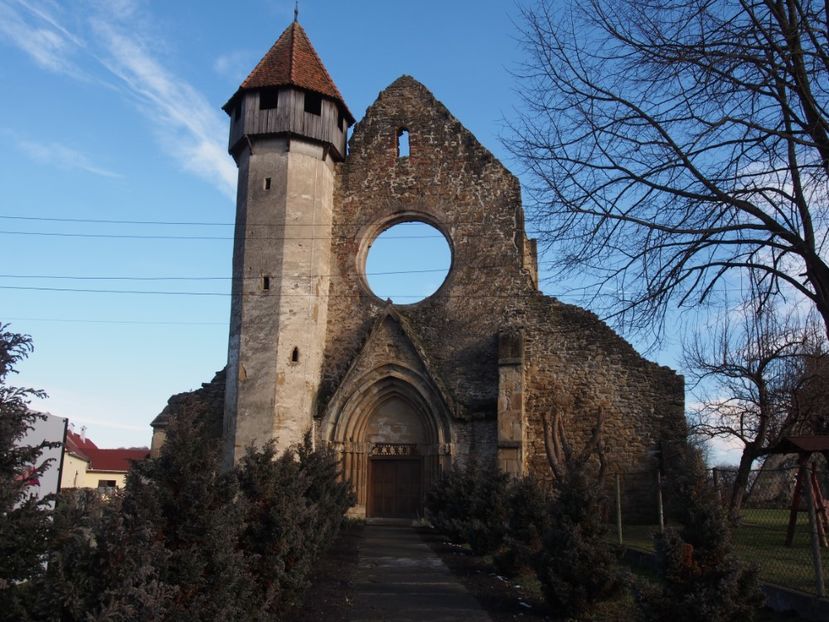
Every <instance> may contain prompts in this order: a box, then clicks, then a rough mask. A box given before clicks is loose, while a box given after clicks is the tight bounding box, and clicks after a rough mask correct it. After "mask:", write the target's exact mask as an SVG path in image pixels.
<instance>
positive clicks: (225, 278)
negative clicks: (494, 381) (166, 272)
mask: <svg viewBox="0 0 829 622" xmlns="http://www.w3.org/2000/svg"><path fill="white" fill-rule="evenodd" d="M492 267H493V268H496V267H497V268H504V267H507V266H492ZM483 268H484V266H481V267H480V269H483ZM486 268H487V269H488V268H489V267H486ZM438 272H445V273H448V272H449V266H447V267H445V268H428V269H423V270H389V271H387V272H365V273H364V274H365V275H366V276H389V275H395V274H427V273H438ZM342 276H344V275H339V274H311V275H301V276H293V277H288V278H324V277H327V278H334V277H342ZM0 278H2V279H55V280H72V281H231V280H233V277H232V276H76V275H58V274H0ZM242 278H243V279H245V280H259V279H260V278H261V277H259V276H245V277H242Z"/></svg>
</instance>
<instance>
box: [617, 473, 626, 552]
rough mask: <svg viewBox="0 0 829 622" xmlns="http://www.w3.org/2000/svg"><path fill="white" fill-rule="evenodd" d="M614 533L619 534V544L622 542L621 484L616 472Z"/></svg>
mask: <svg viewBox="0 0 829 622" xmlns="http://www.w3.org/2000/svg"><path fill="white" fill-rule="evenodd" d="M616 533H617V534H618V535H619V544H624V539H623V538H622V485H621V481H620V477H619V474H618V473H616Z"/></svg>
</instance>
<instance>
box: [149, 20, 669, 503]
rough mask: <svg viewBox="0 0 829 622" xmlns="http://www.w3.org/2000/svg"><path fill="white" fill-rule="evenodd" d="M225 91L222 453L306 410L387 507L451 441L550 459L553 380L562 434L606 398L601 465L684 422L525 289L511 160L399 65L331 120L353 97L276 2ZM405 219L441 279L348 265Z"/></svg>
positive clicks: (418, 496) (499, 459)
mask: <svg viewBox="0 0 829 622" xmlns="http://www.w3.org/2000/svg"><path fill="white" fill-rule="evenodd" d="M224 110H225V111H226V112H227V114H228V115H229V117H230V144H229V151H230V153H231V155H232V156H233V158H234V159H235V161H236V163H237V165H238V167H239V182H238V183H239V185H238V195H237V211H236V242H235V248H234V253H233V297H232V301H233V302H232V312H231V322H230V338H229V351H228V363H227V374H226V384H225V390H224V423H223V442H224V455H225V461H226V464H228V465H231V464H233V463H234V461H236V460H238V459H239V458H240V456H241V455H243V453H244V451H245V449H246V447H248V446H250V445H254V446H259V445H262V444H263V443H265V442H267V441H269V440H271V439H275V440H276V442H277V444H278V446H279V447H280V448H284V447H287V446H289V445H291V444H293V443H297V442H299V441H301V440H302V438H303V436H304V435H305V434H306V433H307V432H309V431H310V432H311V434H312V435H313V438H314V441H315V443H316V444H317V446H329V447H331V448H333V450H334V451H335V452H336V453H337V455H338V456H339V459H340V461H341V464H342V473H343V476H344V477H345V478H347V479H348V480H349V481H350V482H351V483H352V485H353V486H354V489H355V492H356V495H357V499H358V506H357V508H356V510H357V513H358V514H363V515H367V516H397V517H400V516H412V515H415V514H417V513H418V512H420V508H421V504H422V500H423V497H424V495H425V492H426V491H427V490H428V488H429V486H430V483H431V482H432V481H434V480H435V478H436V477H437V476H438V475H439V473H440V472H441V470H443V469H446V468H448V467H449V466H450V465H452V464H454V463H456V462H458V461H464V460H465V459H466V458H467V457H468V456H475V457H476V458H477V459H478V460H479V461H484V462H485V461H492V462H495V463H496V464H497V465H498V466H499V467H500V468H501V469H502V470H504V471H506V472H509V473H511V474H515V475H522V474H529V473H533V474H536V475H538V476H541V477H548V476H549V467H548V465H547V462H546V457H545V449H544V434H543V419H544V417H545V416H547V415H548V414H549V413H550V412H551V411H552V410H553V409H554V408H555V407H556V404H557V403H558V402H557V401H556V400H557V396H556V391H558V392H561V391H569V392H571V394H572V397H573V399H574V400H575V404H576V407H575V408H574V410H573V412H572V413H570V414H569V415H568V416H567V417H566V421H565V426H566V429H567V433H568V435H569V437H570V438H571V440H572V441H573V442H574V444H576V445H578V444H579V443H580V442H581V443H583V442H586V439H587V438H588V437H589V436H590V433H591V428H592V427H593V426H594V425H595V422H596V416H597V415H596V411H595V407H594V405H595V404H596V403H598V402H599V401H601V403H602V404H604V406H603V408H604V410H605V412H604V423H603V438H604V444H605V453H606V460H607V463H608V467H609V468H610V469H620V470H629V469H639V468H652V467H653V466H654V465H655V459H654V457H653V450H654V449H655V448H656V447H657V446H658V445H659V443H660V441H662V440H665V439H678V438H683V437H684V432H685V422H684V414H683V408H684V386H683V379H682V377H681V376H679V375H677V374H676V373H675V372H674V371H672V370H671V369H668V368H665V367H660V366H658V365H656V364H654V363H651V362H649V361H647V360H645V359H644V358H642V357H641V356H640V355H639V354H638V353H637V352H636V351H635V350H634V349H633V348H632V347H631V346H630V345H629V344H628V343H627V342H626V341H624V340H623V339H622V338H621V337H619V336H618V335H617V334H616V333H615V332H614V331H613V330H611V329H610V328H609V327H608V326H607V325H605V324H604V323H603V322H602V321H600V320H599V319H598V318H597V317H596V316H595V315H594V314H593V313H591V312H589V311H586V310H584V309H581V308H578V307H576V306H573V305H569V304H565V303H562V302H560V301H558V300H556V299H554V298H551V297H549V296H545V295H544V294H543V293H541V291H540V290H539V288H538V267H537V257H536V244H535V240H532V239H529V238H528V237H527V234H526V232H525V229H524V212H523V209H522V205H521V192H520V185H519V181H518V179H517V178H516V177H515V176H514V175H512V174H511V173H510V172H509V171H508V170H507V169H506V168H505V167H504V166H503V165H502V164H501V163H500V162H498V160H496V159H495V158H494V157H493V155H492V154H491V153H490V152H489V151H487V150H486V149H485V148H484V147H483V146H482V145H481V144H480V143H479V142H478V141H477V140H476V138H475V137H474V136H473V135H472V134H471V133H470V132H469V131H468V130H466V129H465V128H464V127H463V126H462V125H461V124H460V122H459V121H458V120H457V119H455V118H454V117H453V116H452V114H451V113H450V112H449V111H448V110H447V109H446V108H445V107H444V106H443V104H441V103H440V102H439V101H438V100H437V99H435V97H434V96H433V95H432V93H430V92H429V91H428V90H427V88H426V87H425V86H423V85H422V84H420V83H419V82H418V81H417V80H415V79H414V78H412V77H410V76H402V77H400V78H398V79H397V80H395V81H394V82H393V83H392V84H391V85H389V86H388V87H387V88H386V89H385V90H384V91H382V92H381V93H380V95H379V96H378V98H377V99H376V101H375V102H374V103H373V104H372V105H371V106H370V107H369V108H368V110H367V111H366V113H365V116H364V117H363V118H362V119H361V120H360V121H359V122H358V123H357V124H356V125H354V127H353V133H352V134H351V138H350V139H348V140H347V137H348V130H349V127H351V126H352V124H353V123H354V120H355V119H354V117H353V115H352V114H351V112H350V111H349V109H348V107H347V105H346V103H345V101H344V99H343V97H342V96H341V94H340V92H339V90H338V89H337V87H336V86H335V84H334V82H333V80H332V79H331V77H330V76H329V74H328V72H327V71H326V69H325V67H324V66H323V63H322V61H321V60H320V59H319V57H318V56H317V54H316V52H315V50H314V48H313V47H312V45H311V43H310V41H309V39H308V37H307V35H306V34H305V32H304V30H303V29H302V27H301V26H300V25H299V23H298V22H296V21H295V22H294V23H292V24H291V25H290V26H289V27H288V28H287V29H286V30H285V31H284V32H283V33H282V35H281V36H280V37H279V39H278V40H277V41H276V43H275V44H274V46H273V47H272V48H271V49H270V50H269V51H268V52H267V54H266V55H265V56H264V58H262V60H261V61H260V62H259V64H258V65H257V66H256V67H255V68H254V69H253V71H252V72H251V74H250V75H249V76H248V77H247V79H246V80H245V81H244V82H243V83H242V84H241V86H240V87H239V89H238V90H237V91H236V93H235V94H234V95H233V96H232V97H231V98H230V100H229V101H228V102H227V104H225V106H224ZM404 133H405V134H407V135H408V140H409V143H408V147H409V150H408V154H406V153H405V152H404V153H401V152H400V149H399V140H400V137H401V135H402V134H404ZM403 222H423V223H426V224H428V225H431V226H433V227H435V228H436V229H437V230H438V231H440V232H441V233H442V234H443V236H444V237H445V238H446V241H447V243H448V244H449V247H450V249H451V268H450V270H449V273H448V275H447V277H446V279H445V281H444V282H443V284H442V285H441V286H440V288H439V289H438V290H437V291H436V292H435V293H434V294H432V295H431V296H429V297H428V298H426V299H424V300H422V301H420V302H418V303H416V304H411V305H395V304H391V303H390V302H388V301H385V300H381V299H380V298H378V297H377V296H375V294H374V293H373V292H372V291H371V289H370V287H369V285H368V282H367V279H366V275H365V265H366V256H367V253H368V250H369V249H370V247H371V245H372V242H373V241H374V240H375V239H376V237H377V236H378V235H379V234H380V233H382V232H383V231H385V230H386V229H388V228H389V227H391V226H393V225H395V224H398V223H403ZM206 386H208V385H206ZM209 386H210V387H211V391H212V393H211V395H214V394H215V386H216V383H215V382H214V383H211V385H209ZM213 399H215V397H214V398H213ZM165 412H166V411H165ZM156 424H157V425H156ZM164 425H165V421H164V420H163V419H158V420H157V421H156V422H154V428H155V429H156V431H157V433H158V434H163V428H164ZM155 449H157V447H155Z"/></svg>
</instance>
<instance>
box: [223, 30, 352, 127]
mask: <svg viewBox="0 0 829 622" xmlns="http://www.w3.org/2000/svg"><path fill="white" fill-rule="evenodd" d="M274 86H296V87H299V88H302V89H306V90H308V91H314V92H315V93H319V94H320V95H325V96H326V97H330V98H331V99H334V100H336V101H337V103H339V104H340V105H341V106H342V108H343V113H344V114H345V115H346V116H347V117H348V120H349V122H350V123H353V122H354V117H353V116H352V114H351V112H350V111H349V110H348V106H346V104H345V100H344V99H343V96H342V95H341V94H340V90H339V89H338V88H337V85H336V84H334V80H332V79H331V75H330V74H329V73H328V70H327V69H326V68H325V65H323V64H322V60H320V57H319V55H318V54H317V52H316V50H315V49H314V46H313V45H311V41H310V40H309V39H308V35H307V34H305V30H303V28H302V26H300V25H299V22H297V21H294V22H293V23H292V24H291V25H290V26H288V27H287V28H286V29H285V31H284V32H283V33H282V34H281V35H280V36H279V39H277V40H276V43H274V44H273V47H271V49H270V50H268V53H267V54H265V56H263V57H262V60H260V61H259V64H257V65H256V67H254V68H253V71H251V72H250V75H249V76H248V77H247V78H245V80H244V82H242V84H241V86H239V90H237V91H236V93H235V94H234V95H233V97H231V98H230V101H228V102H227V103H226V104H225V105H224V110H225V111H226V112H228V113H229V112H230V108H231V107H232V102H234V101H235V99H236V97H237V96H238V95H239V93H240V92H241V91H242V90H247V89H259V88H267V87H274Z"/></svg>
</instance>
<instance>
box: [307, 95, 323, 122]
mask: <svg viewBox="0 0 829 622" xmlns="http://www.w3.org/2000/svg"><path fill="white" fill-rule="evenodd" d="M305 112H309V113H311V114H315V115H317V116H319V115H321V114H322V95H320V94H319V93H305Z"/></svg>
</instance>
